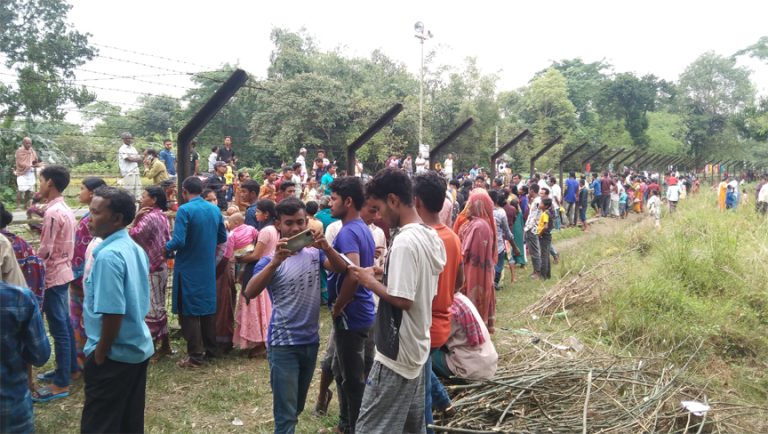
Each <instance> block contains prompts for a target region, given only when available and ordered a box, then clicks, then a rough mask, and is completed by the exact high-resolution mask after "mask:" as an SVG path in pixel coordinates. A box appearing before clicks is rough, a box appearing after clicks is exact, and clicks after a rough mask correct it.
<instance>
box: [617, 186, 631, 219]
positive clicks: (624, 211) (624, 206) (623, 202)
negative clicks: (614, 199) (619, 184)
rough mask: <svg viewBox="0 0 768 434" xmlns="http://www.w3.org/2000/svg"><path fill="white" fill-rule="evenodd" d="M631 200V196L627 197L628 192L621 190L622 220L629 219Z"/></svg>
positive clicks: (620, 208)
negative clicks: (628, 212) (628, 210)
mask: <svg viewBox="0 0 768 434" xmlns="http://www.w3.org/2000/svg"><path fill="white" fill-rule="evenodd" d="M628 199H629V196H627V191H626V190H625V189H622V190H621V193H620V194H619V217H621V218H623V219H624V218H627V200H628Z"/></svg>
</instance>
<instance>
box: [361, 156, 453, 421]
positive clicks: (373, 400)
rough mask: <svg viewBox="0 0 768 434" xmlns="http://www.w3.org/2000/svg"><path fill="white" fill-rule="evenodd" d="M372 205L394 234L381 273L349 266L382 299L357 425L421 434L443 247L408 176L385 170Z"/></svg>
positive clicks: (370, 193)
mask: <svg viewBox="0 0 768 434" xmlns="http://www.w3.org/2000/svg"><path fill="white" fill-rule="evenodd" d="M366 194H367V197H368V198H369V200H371V201H372V203H373V204H375V205H376V206H377V207H378V208H379V212H381V216H382V218H383V219H384V220H385V221H386V222H387V224H388V225H389V226H390V227H392V228H397V233H396V234H395V235H394V236H393V238H392V243H391V249H390V252H389V254H388V257H387V261H386V265H385V267H384V270H383V271H384V277H383V283H382V282H379V281H378V279H377V277H376V275H375V269H374V268H373V267H371V268H360V267H354V266H350V267H349V273H350V275H351V276H353V278H357V280H358V282H359V284H360V285H362V286H364V287H366V288H369V289H370V290H371V291H373V292H374V293H375V294H376V295H378V296H379V309H378V312H377V314H376V322H375V333H374V339H375V341H376V356H375V358H374V363H373V367H372V368H371V372H370V374H369V375H368V381H367V385H366V388H365V394H364V396H363V402H362V405H361V407H360V416H359V418H358V419H357V427H356V428H357V431H358V432H398V433H399V432H409V433H412V432H418V433H421V432H424V430H425V426H424V423H425V422H424V385H425V378H424V374H425V369H424V367H425V364H426V362H427V358H428V357H429V349H430V335H429V327H430V324H431V322H432V299H433V298H434V296H435V294H436V293H437V282H438V276H439V275H440V273H441V272H442V270H443V267H444V266H445V262H446V253H445V246H444V245H443V242H442V241H441V240H440V237H439V236H438V235H437V232H435V230H434V229H432V228H430V227H428V226H426V225H424V224H423V223H422V222H421V219H420V218H419V215H418V213H417V212H416V209H415V208H414V206H413V187H412V184H411V180H410V178H408V175H406V173H405V172H404V171H401V170H398V169H393V168H387V169H384V170H381V171H379V172H378V173H377V174H376V176H374V177H373V179H372V180H371V181H370V182H369V183H368V184H367V186H366Z"/></svg>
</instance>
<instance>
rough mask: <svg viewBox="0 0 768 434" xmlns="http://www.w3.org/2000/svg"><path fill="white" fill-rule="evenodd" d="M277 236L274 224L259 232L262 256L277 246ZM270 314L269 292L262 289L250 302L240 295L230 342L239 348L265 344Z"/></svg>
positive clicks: (270, 252) (271, 252)
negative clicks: (262, 246) (233, 331)
mask: <svg viewBox="0 0 768 434" xmlns="http://www.w3.org/2000/svg"><path fill="white" fill-rule="evenodd" d="M278 239H279V236H278V234H277V228H275V226H274V225H270V226H267V227H265V228H264V229H262V230H261V231H260V232H259V238H258V241H257V243H262V244H264V247H265V249H264V256H262V257H266V256H270V255H272V254H273V253H274V252H275V248H277V241H278ZM271 316H272V302H271V301H270V300H269V293H268V292H267V291H262V292H261V294H259V296H258V297H256V298H254V299H253V300H251V301H250V302H249V301H247V300H246V299H245V297H243V295H242V294H241V295H240V303H238V305H237V311H236V312H235V333H234V336H233V337H232V342H233V343H234V344H235V346H236V347H238V348H240V349H243V350H244V349H249V348H254V347H256V346H258V345H267V332H268V330H269V318H270V317H271Z"/></svg>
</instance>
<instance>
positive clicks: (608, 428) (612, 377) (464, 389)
mask: <svg viewBox="0 0 768 434" xmlns="http://www.w3.org/2000/svg"><path fill="white" fill-rule="evenodd" d="M684 370H685V366H683V367H679V368H675V367H673V366H671V365H669V364H667V363H666V362H665V361H664V360H663V359H662V358H658V359H639V358H631V357H611V356H604V355H595V354H587V353H584V354H582V355H580V356H578V357H576V358H566V357H558V356H555V355H550V356H547V357H541V354H539V356H538V357H536V358H535V359H533V358H531V359H530V360H528V361H527V362H526V361H521V360H520V359H519V358H518V360H517V362H515V364H514V366H512V365H510V366H506V367H503V368H502V367H500V369H499V370H498V371H497V374H496V376H495V377H494V378H493V379H491V380H487V381H482V382H476V383H470V384H461V385H455V386H448V390H449V392H451V394H452V395H453V406H454V408H455V409H456V414H455V415H454V416H453V417H452V418H450V419H442V420H441V419H438V420H436V421H435V424H434V425H433V429H435V431H437V432H448V433H467V434H480V433H500V432H503V433H507V432H509V433H574V432H583V433H588V432H589V433H595V432H605V433H640V432H642V433H656V432H664V433H717V432H723V433H729V432H754V430H755V429H756V428H754V427H750V426H741V425H739V423H741V422H740V419H739V416H743V415H744V414H745V412H747V413H751V414H755V413H759V414H762V416H761V417H762V419H763V420H764V419H765V416H767V415H768V411H767V409H765V408H754V407H749V406H745V405H736V404H726V403H720V402H707V399H706V396H705V395H704V393H703V392H702V391H696V389H695V388H694V387H692V386H690V385H687V384H685V383H684V382H683V381H682V380H681V379H680V377H679V375H680V373H681V372H683V371H684ZM683 401H697V402H700V403H702V405H706V406H709V408H710V410H709V411H706V412H703V413H702V412H699V413H694V412H691V411H689V410H688V409H686V408H684V407H683V405H682V402H683Z"/></svg>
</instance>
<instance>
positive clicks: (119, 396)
mask: <svg viewBox="0 0 768 434" xmlns="http://www.w3.org/2000/svg"><path fill="white" fill-rule="evenodd" d="M148 364H149V359H147V360H145V361H143V362H141V363H135V364H134V363H123V362H116V361H114V360H110V359H105V360H104V363H102V364H101V365H100V366H97V365H96V362H95V360H94V353H91V355H90V356H88V358H87V359H86V360H85V366H84V368H83V378H84V379H85V405H84V406H83V415H82V417H81V419H80V432H82V433H143V432H144V400H145V392H146V388H147V365H148Z"/></svg>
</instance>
